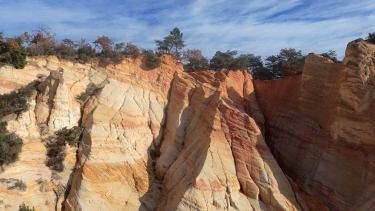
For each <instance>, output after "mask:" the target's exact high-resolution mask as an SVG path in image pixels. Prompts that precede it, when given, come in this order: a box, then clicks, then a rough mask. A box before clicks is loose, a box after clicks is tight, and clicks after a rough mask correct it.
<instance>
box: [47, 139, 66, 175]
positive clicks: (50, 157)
mask: <svg viewBox="0 0 375 211" xmlns="http://www.w3.org/2000/svg"><path fill="white" fill-rule="evenodd" d="M46 148H47V160H46V166H48V167H49V168H50V169H51V170H55V171H58V172H61V171H63V170H64V164H63V162H64V160H65V157H66V147H65V141H63V140H60V139H57V140H51V141H49V142H47V144H46Z"/></svg>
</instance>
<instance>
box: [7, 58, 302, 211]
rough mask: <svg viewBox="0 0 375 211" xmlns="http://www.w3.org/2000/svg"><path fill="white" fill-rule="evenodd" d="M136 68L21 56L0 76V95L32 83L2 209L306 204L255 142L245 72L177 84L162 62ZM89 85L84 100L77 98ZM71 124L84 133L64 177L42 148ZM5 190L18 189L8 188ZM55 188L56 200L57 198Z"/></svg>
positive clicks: (259, 124) (176, 67) (257, 127)
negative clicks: (22, 63) (91, 90)
mask: <svg viewBox="0 0 375 211" xmlns="http://www.w3.org/2000/svg"><path fill="white" fill-rule="evenodd" d="M144 59H145V58H140V59H132V58H127V59H125V60H124V61H123V62H122V63H121V64H117V65H108V66H103V65H102V64H100V63H97V62H92V63H90V64H88V63H87V64H80V63H77V62H68V61H63V60H58V59H56V58H55V57H48V58H29V59H28V65H27V67H26V68H25V70H16V69H13V68H11V67H10V66H3V67H2V68H1V69H0V73H1V75H2V76H4V79H3V78H2V80H3V82H2V83H1V84H0V85H1V90H2V93H7V92H10V91H11V90H16V89H18V88H20V87H21V86H23V85H26V84H28V83H29V82H32V81H33V80H37V81H39V82H40V84H39V85H38V86H37V88H38V93H37V94H35V95H34V96H35V97H32V98H31V99H30V107H29V111H27V112H25V113H23V114H22V115H21V116H20V117H18V118H17V119H14V120H11V121H9V122H8V129H9V130H10V131H14V132H16V134H17V135H19V136H20V137H21V138H22V139H23V140H24V146H23V150H22V152H21V156H20V160H19V161H17V162H16V163H14V164H11V165H9V166H5V168H4V171H3V172H2V173H0V177H1V178H3V180H2V181H3V183H1V184H0V188H1V189H0V190H1V191H0V197H1V199H0V200H1V203H0V208H1V209H4V210H5V209H8V210H9V209H14V208H15V207H18V205H20V204H21V203H22V202H25V204H27V205H28V206H33V207H35V208H36V209H37V210H53V209H57V210H62V209H63V210H214V209H216V210H301V209H302V208H301V206H302V207H303V206H305V205H304V202H303V200H302V199H301V198H299V201H297V198H298V197H297V196H296V195H295V193H294V190H293V188H292V185H291V183H290V182H289V181H288V179H287V177H286V176H285V175H284V174H283V172H282V171H281V169H280V167H279V166H278V165H277V163H276V160H275V159H274V158H273V157H272V155H271V152H270V150H269V149H268V147H267V145H266V143H265V141H264V137H263V134H262V133H263V132H264V117H263V114H262V112H261V110H260V107H259V105H258V102H257V100H256V97H255V93H254V88H253V85H252V77H251V75H250V74H248V73H245V72H241V71H230V72H228V73H222V72H201V73H190V74H188V73H184V72H183V68H182V65H181V64H176V62H175V61H174V60H173V59H172V58H171V57H169V56H163V57H162V65H161V67H160V68H156V69H153V70H149V69H147V68H146V67H145V65H144ZM32 75H34V77H32ZM5 76H6V77H5ZM20 78H22V80H19V79H20ZM39 82H38V83H39ZM88 87H95V94H94V96H92V97H90V99H89V100H88V101H80V100H77V97H78V96H79V95H80V94H81V93H82V92H84V91H85V90H86V89H87V88H88ZM76 125H81V126H82V127H83V134H82V139H81V141H80V142H79V148H78V149H77V148H75V147H72V148H70V147H68V151H67V158H66V159H65V162H64V164H65V170H64V171H63V172H61V173H56V172H55V171H51V170H50V169H49V168H48V167H46V166H45V165H44V162H45V159H46V155H45V154H46V149H45V146H44V145H45V142H43V141H46V140H49V139H51V138H53V137H54V132H55V131H57V130H59V129H62V128H63V127H67V128H71V127H73V126H76ZM76 150H78V151H77V156H76V153H75V152H76ZM75 157H77V160H76V159H75ZM13 180H14V181H16V180H17V181H20V180H22V181H24V183H25V184H26V189H25V190H22V191H20V190H17V189H9V187H8V186H9V184H8V183H9V182H8V183H7V181H13ZM61 187H63V188H62V189H61ZM59 188H60V189H61V190H63V191H65V193H64V192H63V193H64V194H61V191H60V195H59V196H58V197H57V194H56V193H57V192H58V190H60V189H59Z"/></svg>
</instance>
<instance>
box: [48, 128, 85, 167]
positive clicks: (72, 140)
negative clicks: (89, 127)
mask: <svg viewBox="0 0 375 211" xmlns="http://www.w3.org/2000/svg"><path fill="white" fill-rule="evenodd" d="M55 134H56V135H57V138H56V139H55V140H51V141H49V142H47V144H46V148H47V160H46V166H48V167H49V168H50V169H51V170H55V171H57V172H61V171H63V170H64V164H63V162H64V160H65V157H66V146H65V145H66V143H68V144H69V145H70V146H77V143H78V139H79V136H80V135H81V128H80V127H77V126H75V127H72V128H71V129H67V128H66V127H64V128H62V129H61V130H58V131H56V133H55Z"/></svg>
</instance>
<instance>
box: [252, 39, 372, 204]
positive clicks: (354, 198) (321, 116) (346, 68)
mask: <svg viewBox="0 0 375 211" xmlns="http://www.w3.org/2000/svg"><path fill="white" fill-rule="evenodd" d="M374 63H375V45H373V44H369V43H367V42H365V41H361V40H357V41H353V42H351V43H349V44H348V47H347V50H346V55H345V59H344V61H343V63H339V64H334V63H332V62H331V61H330V60H328V59H326V58H323V57H320V56H318V55H314V54H310V55H308V56H307V58H306V64H305V67H304V70H303V74H302V75H299V76H291V77H286V78H283V79H278V80H272V81H255V90H256V94H257V97H258V100H259V103H260V106H261V108H262V110H263V112H264V115H265V122H266V131H267V132H266V140H267V142H268V145H269V146H270V148H271V150H272V152H273V155H274V156H275V158H276V160H277V161H278V163H279V165H280V166H281V168H282V169H283V171H284V172H285V173H286V174H287V175H288V176H289V177H291V179H292V180H293V181H294V182H295V183H296V184H297V185H298V186H299V187H300V188H301V189H302V190H303V191H305V192H306V193H308V194H309V195H310V196H313V197H315V198H317V199H319V200H321V201H322V202H324V203H325V204H326V205H327V206H328V207H329V208H330V209H331V210H356V211H359V210H363V211H365V210H375V153H374V152H375V67H374ZM310 204H311V205H313V206H319V203H310ZM314 204H315V205H314ZM315 209H316V210H320V209H317V207H315Z"/></svg>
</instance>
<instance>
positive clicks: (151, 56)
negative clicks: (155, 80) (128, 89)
mask: <svg viewBox="0 0 375 211" xmlns="http://www.w3.org/2000/svg"><path fill="white" fill-rule="evenodd" d="M160 64H161V59H160V58H159V57H157V56H156V55H155V53H154V52H153V51H152V50H149V51H147V62H146V66H147V67H148V68H150V69H155V68H157V67H160Z"/></svg>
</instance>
